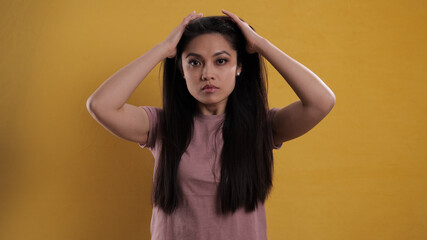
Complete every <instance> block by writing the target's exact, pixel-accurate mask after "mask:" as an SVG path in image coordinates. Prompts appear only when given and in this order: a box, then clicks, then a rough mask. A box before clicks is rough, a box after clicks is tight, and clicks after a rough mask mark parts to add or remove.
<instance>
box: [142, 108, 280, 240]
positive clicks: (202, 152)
mask: <svg viewBox="0 0 427 240" xmlns="http://www.w3.org/2000/svg"><path fill="white" fill-rule="evenodd" d="M140 107H142V108H143V109H144V110H145V111H146V112H147V114H148V118H149V121H150V122H149V125H150V130H149V133H148V139H147V143H146V144H141V143H138V144H139V146H140V147H142V148H148V149H149V150H150V151H151V152H152V154H153V156H154V160H155V163H154V172H155V170H156V168H157V164H158V159H159V156H160V145H161V142H160V141H159V140H160V139H159V138H157V112H158V111H162V109H161V108H157V107H152V106H140ZM277 110H278V108H272V109H270V111H269V122H270V123H271V119H272V116H273V114H274V113H275V112H276V111H277ZM224 117H225V113H224V114H221V115H201V114H198V115H196V116H195V117H194V134H193V138H192V139H191V142H190V145H189V146H188V148H187V150H186V152H185V153H184V154H183V156H182V158H181V161H180V164H179V167H178V179H179V181H180V184H181V185H180V187H181V189H182V193H183V199H184V201H183V202H180V205H178V208H177V209H176V210H175V212H174V213H173V214H172V215H167V214H165V213H164V212H163V211H162V210H161V209H160V208H158V207H157V206H153V211H152V216H151V226H150V230H151V239H152V240H172V239H173V240H193V239H194V240H196V239H203V240H220V239H233V240H266V239H267V224H266V215H265V208H264V204H262V202H260V201H259V202H258V207H257V208H256V209H255V211H253V212H250V213H246V212H245V209H244V208H243V207H242V208H239V209H237V210H236V212H234V214H229V215H227V216H222V215H217V214H216V212H215V207H216V201H215V199H216V198H215V195H216V190H217V187H218V184H219V179H220V178H219V177H220V173H221V166H220V160H219V157H220V153H221V150H222V144H223V139H222V132H221V131H218V133H217V134H216V130H217V129H218V127H221V122H222V120H223V119H224ZM271 137H273V135H272V133H271ZM281 146H282V144H280V145H278V146H272V148H273V149H279V148H280V147H281ZM153 180H154V174H153Z"/></svg>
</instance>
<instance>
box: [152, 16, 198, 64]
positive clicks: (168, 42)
mask: <svg viewBox="0 0 427 240" xmlns="http://www.w3.org/2000/svg"><path fill="white" fill-rule="evenodd" d="M202 16H203V13H199V14H196V11H193V12H192V13H190V14H189V15H187V16H186V17H185V18H184V19H183V20H182V22H181V23H180V24H179V25H178V26H177V27H176V28H174V29H173V30H172V32H171V33H170V34H169V36H167V38H166V39H165V40H163V41H162V42H161V44H162V45H164V46H165V47H166V48H167V49H168V53H167V57H168V58H173V57H175V55H176V46H177V45H178V42H179V40H180V39H181V36H182V34H183V33H184V30H185V26H187V24H188V23H189V22H190V21H191V20H194V19H197V18H200V17H202Z"/></svg>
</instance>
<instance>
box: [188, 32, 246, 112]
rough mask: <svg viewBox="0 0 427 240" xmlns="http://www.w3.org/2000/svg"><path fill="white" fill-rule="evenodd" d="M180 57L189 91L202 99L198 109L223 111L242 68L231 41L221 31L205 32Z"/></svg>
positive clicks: (196, 97) (198, 98)
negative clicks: (219, 32) (218, 32)
mask: <svg viewBox="0 0 427 240" xmlns="http://www.w3.org/2000/svg"><path fill="white" fill-rule="evenodd" d="M181 60H182V70H183V74H184V78H185V81H186V84H187V88H188V91H189V92H190V94H191V95H192V96H193V97H194V98H195V99H196V100H197V101H198V102H199V103H198V107H199V112H200V113H202V114H221V113H223V112H224V111H225V106H226V104H227V100H228V96H229V95H230V94H231V92H232V91H233V89H234V86H235V83H236V74H237V73H240V71H241V67H240V66H238V64H237V52H236V51H235V50H234V49H233V48H232V47H231V45H230V43H229V42H228V41H227V40H226V39H225V38H224V37H223V36H222V35H221V34H217V33H209V34H202V35H200V36H197V37H195V38H194V39H193V40H191V41H190V42H189V43H188V45H187V47H186V48H185V50H184V51H183V53H182V55H181Z"/></svg>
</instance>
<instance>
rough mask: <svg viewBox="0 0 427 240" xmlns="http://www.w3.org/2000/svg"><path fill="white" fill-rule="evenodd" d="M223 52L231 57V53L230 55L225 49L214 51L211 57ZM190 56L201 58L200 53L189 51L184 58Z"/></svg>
mask: <svg viewBox="0 0 427 240" xmlns="http://www.w3.org/2000/svg"><path fill="white" fill-rule="evenodd" d="M223 53H225V54H227V55H228V56H230V57H231V55H230V54H229V53H228V52H227V51H220V52H217V53H215V54H214V55H212V57H215V56H218V55H221V54H223ZM190 56H195V57H199V58H201V57H202V56H201V55H200V54H197V53H189V54H187V56H186V57H185V58H188V57H190Z"/></svg>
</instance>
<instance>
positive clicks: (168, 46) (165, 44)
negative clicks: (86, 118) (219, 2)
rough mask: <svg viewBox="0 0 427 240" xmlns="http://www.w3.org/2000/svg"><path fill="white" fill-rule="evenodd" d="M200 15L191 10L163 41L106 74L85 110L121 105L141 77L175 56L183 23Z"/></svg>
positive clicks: (117, 108) (114, 108)
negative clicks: (110, 74)
mask: <svg viewBox="0 0 427 240" xmlns="http://www.w3.org/2000/svg"><path fill="white" fill-rule="evenodd" d="M202 16H203V14H202V13H199V14H196V13H195V11H193V12H192V13H191V14H189V15H187V16H186V17H185V18H184V19H183V20H182V22H181V24H179V25H178V26H177V27H176V28H175V29H173V30H172V32H171V33H170V34H169V36H168V37H167V38H166V39H165V40H163V41H162V42H161V43H159V44H157V45H156V46H154V47H153V48H152V49H150V50H149V51H148V52H146V53H145V54H144V55H142V56H140V57H138V58H137V59H135V60H134V61H132V62H131V63H129V64H128V65H126V66H125V67H123V68H122V69H120V70H119V71H117V72H116V73H114V74H113V75H112V76H111V77H109V78H108V79H107V80H106V81H105V82H104V83H102V85H101V86H100V87H99V88H98V89H97V90H96V91H95V92H94V93H93V94H92V95H91V96H90V97H89V99H88V100H87V107H88V109H90V108H97V107H99V108H102V109H107V110H119V109H120V108H122V107H123V106H124V105H125V103H126V102H127V101H128V99H129V98H130V96H131V95H132V93H133V92H134V91H135V90H136V88H137V87H138V86H139V84H140V83H141V82H142V80H144V78H145V77H146V76H147V75H148V74H149V73H150V71H151V70H152V69H153V68H154V67H155V66H156V65H157V64H158V63H159V62H160V61H162V60H163V59H165V58H166V57H169V58H171V57H174V56H175V54H176V45H177V44H178V42H179V40H180V39H181V36H182V33H183V32H184V29H185V26H186V25H187V24H188V23H189V22H190V21H192V20H194V19H196V18H200V17H202Z"/></svg>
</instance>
